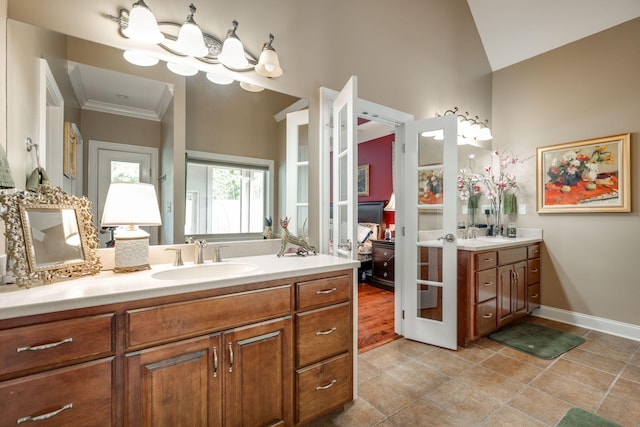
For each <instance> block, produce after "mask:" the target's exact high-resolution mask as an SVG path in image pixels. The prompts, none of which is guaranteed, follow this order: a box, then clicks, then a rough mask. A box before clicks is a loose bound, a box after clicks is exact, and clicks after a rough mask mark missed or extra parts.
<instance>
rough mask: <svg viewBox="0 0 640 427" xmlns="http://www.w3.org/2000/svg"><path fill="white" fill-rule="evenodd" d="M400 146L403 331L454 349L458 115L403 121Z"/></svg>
mask: <svg viewBox="0 0 640 427" xmlns="http://www.w3.org/2000/svg"><path fill="white" fill-rule="evenodd" d="M404 145H405V147H404V153H403V156H402V159H403V160H402V162H403V163H402V167H401V170H402V172H401V174H400V181H401V188H402V190H403V191H402V193H401V194H402V197H403V201H402V202H401V203H402V207H403V209H402V214H401V215H402V223H403V224H402V236H401V237H400V239H399V240H400V244H401V245H402V250H401V254H402V256H401V258H400V262H401V263H402V275H401V277H402V285H401V286H402V289H403V292H402V294H403V303H402V306H403V315H404V324H403V335H404V336H405V337H406V338H409V339H412V340H416V341H421V342H424V343H428V344H433V345H437V346H440V347H445V348H449V349H453V350H455V349H456V348H457V243H456V223H457V221H456V212H457V172H458V150H457V119H456V116H454V115H450V116H443V117H436V118H433V119H427V120H422V121H416V122H409V123H406V124H405V143H404ZM396 197H398V193H396ZM396 234H397V232H396ZM398 243H399V242H396V246H397V245H398ZM396 259H397V258H396Z"/></svg>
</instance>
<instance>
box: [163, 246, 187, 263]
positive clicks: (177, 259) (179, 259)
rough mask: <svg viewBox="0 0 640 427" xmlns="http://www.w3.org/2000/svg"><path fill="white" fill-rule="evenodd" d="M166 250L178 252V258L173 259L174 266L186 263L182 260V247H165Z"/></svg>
mask: <svg viewBox="0 0 640 427" xmlns="http://www.w3.org/2000/svg"><path fill="white" fill-rule="evenodd" d="M165 251H174V252H175V253H176V258H175V260H174V261H173V265H174V266H180V265H184V262H182V249H180V248H167V249H165Z"/></svg>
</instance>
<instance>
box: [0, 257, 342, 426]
mask: <svg viewBox="0 0 640 427" xmlns="http://www.w3.org/2000/svg"><path fill="white" fill-rule="evenodd" d="M352 288H353V269H347V270H339V271H330V272H326V273H319V274H313V275H306V276H300V277H295V278H288V279H287V278H285V279H277V280H272V281H266V282H259V283H250V284H244V285H236V286H234V287H230V288H213V289H211V290H205V291H199V292H194V293H191V294H177V295H171V296H166V297H158V298H154V299H147V300H132V301H127V302H122V303H117V304H112V305H107V306H100V307H89V308H83V309H75V310H69V311H65V312H54V313H49V314H44V315H36V316H26V317H20V318H13V319H5V320H0V356H2V359H0V360H2V361H3V363H2V364H0V426H5V425H7V426H9V425H12V426H13V425H16V424H17V423H18V421H19V420H21V419H22V420H24V421H23V422H27V421H38V425H43V426H80V425H82V426H94V425H95V426H110V425H114V426H154V427H155V426H162V425H170V426H174V425H176V426H178V425H180V426H187V425H193V426H233V427H235V426H238V427H240V426H293V425H297V424H298V423H303V422H308V421H312V420H313V419H315V418H317V417H318V416H320V415H321V414H324V413H326V412H327V411H329V410H332V409H335V408H336V407H338V406H339V405H342V404H344V403H346V402H348V401H350V400H352V399H353V332H352V331H353V313H352V311H353V309H352V303H351V301H352ZM22 347H24V348H28V350H16V349H17V348H22ZM16 354H17V356H16ZM5 361H6V363H5ZM29 417H31V418H29Z"/></svg>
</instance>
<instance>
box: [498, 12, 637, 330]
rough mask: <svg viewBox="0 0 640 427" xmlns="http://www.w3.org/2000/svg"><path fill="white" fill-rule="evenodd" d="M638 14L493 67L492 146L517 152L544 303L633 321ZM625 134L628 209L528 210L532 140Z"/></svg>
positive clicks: (522, 221)
mask: <svg viewBox="0 0 640 427" xmlns="http://www.w3.org/2000/svg"><path fill="white" fill-rule="evenodd" d="M638 40H640V19H636V20H633V21H630V22H628V23H625V24H622V25H620V26H618V27H615V28H612V29H610V30H607V31H604V32H601V33H599V34H596V35H594V36H591V37H588V38H585V39H583V40H580V41H578V42H575V43H572V44H570V45H567V46H564V47H561V48H559V49H556V50H554V51H551V52H548V53H546V54H543V55H540V56H538V57H536V58H533V59H530V60H528V61H524V62H522V63H519V64H516V65H513V66H511V67H508V68H505V69H502V70H499V71H497V72H495V73H494V80H493V118H494V125H493V130H494V145H495V146H499V147H503V148H509V149H511V150H512V151H514V152H517V153H518V154H519V155H520V157H522V158H524V157H532V156H533V157H532V158H531V159H530V160H528V161H527V162H525V164H524V165H523V166H522V167H521V168H520V169H521V170H520V172H519V173H518V177H519V180H520V182H521V183H522V184H523V186H522V188H521V190H522V191H521V196H520V197H519V199H520V200H519V201H520V202H526V204H527V211H528V214H527V215H520V216H519V218H518V225H519V226H528V227H539V228H542V229H543V230H544V240H545V251H544V252H543V260H542V262H543V266H542V268H543V275H542V304H543V305H546V306H550V307H555V308H559V309H563V310H569V311H575V312H579V313H583V314H587V315H593V316H597V317H603V318H607V319H612V320H617V321H621V322H626V323H631V324H635V325H640V310H639V309H638V302H639V301H640V286H639V283H640V281H639V280H638V275H637V272H636V270H635V268H634V266H635V263H637V262H638V254H640V238H639V237H640V218H639V214H638V200H640V185H638V180H637V171H638V168H637V165H639V164H640V150H638V149H637V142H638V141H637V140H638V138H639V137H640V121H639V120H638V118H639V117H640V101H639V98H638V95H639V94H640V78H638V70H639V69H640V49H639V48H638ZM627 132H630V133H631V141H632V143H631V145H632V148H631V177H632V179H631V181H632V182H631V186H632V188H631V190H632V193H631V199H632V212H631V213H622V214H620V213H618V214H536V213H535V194H536V187H535V164H536V162H535V153H536V147H542V146H547V145H552V144H560V143H564V142H572V141H580V140H584V139H592V138H597V137H601V136H609V135H617V134H621V133H627Z"/></svg>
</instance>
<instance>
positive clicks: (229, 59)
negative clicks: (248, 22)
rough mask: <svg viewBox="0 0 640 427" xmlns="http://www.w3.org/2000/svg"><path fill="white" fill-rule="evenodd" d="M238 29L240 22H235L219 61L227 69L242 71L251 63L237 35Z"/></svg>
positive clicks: (223, 45)
mask: <svg viewBox="0 0 640 427" xmlns="http://www.w3.org/2000/svg"><path fill="white" fill-rule="evenodd" d="M237 29H238V21H233V28H232V29H231V30H229V32H228V33H227V38H226V39H225V41H224V43H223V44H222V52H220V55H219V56H218V60H219V61H220V62H221V63H222V65H224V66H225V67H229V68H232V69H236V70H241V69H243V68H246V67H247V66H248V65H249V61H248V60H247V57H246V56H245V55H244V46H243V45H242V42H241V41H240V39H239V38H238V35H237V34H236V30H237Z"/></svg>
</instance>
